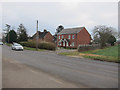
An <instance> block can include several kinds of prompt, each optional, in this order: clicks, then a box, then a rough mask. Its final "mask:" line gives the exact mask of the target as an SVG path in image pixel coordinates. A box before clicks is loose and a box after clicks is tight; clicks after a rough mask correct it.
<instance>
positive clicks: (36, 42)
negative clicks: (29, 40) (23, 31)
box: [36, 20, 39, 50]
mask: <svg viewBox="0 0 120 90" xmlns="http://www.w3.org/2000/svg"><path fill="white" fill-rule="evenodd" d="M36 29H37V32H36V50H38V38H39V36H38V20H37V28H36Z"/></svg>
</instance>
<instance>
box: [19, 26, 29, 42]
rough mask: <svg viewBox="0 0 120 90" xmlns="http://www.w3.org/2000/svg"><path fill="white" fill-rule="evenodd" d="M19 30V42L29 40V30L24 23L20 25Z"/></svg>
mask: <svg viewBox="0 0 120 90" xmlns="http://www.w3.org/2000/svg"><path fill="white" fill-rule="evenodd" d="M17 32H18V42H21V41H27V40H28V34H27V30H26V28H25V27H24V25H23V24H20V25H19V28H18V30H17Z"/></svg>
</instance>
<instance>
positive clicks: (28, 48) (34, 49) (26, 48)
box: [24, 47, 45, 51]
mask: <svg viewBox="0 0 120 90" xmlns="http://www.w3.org/2000/svg"><path fill="white" fill-rule="evenodd" d="M24 49H25V50H32V51H45V50H44V49H38V50H36V48H30V47H24Z"/></svg>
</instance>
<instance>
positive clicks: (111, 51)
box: [59, 45, 120, 62]
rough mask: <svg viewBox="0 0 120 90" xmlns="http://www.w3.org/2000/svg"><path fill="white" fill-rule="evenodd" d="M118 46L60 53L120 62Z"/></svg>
mask: <svg viewBox="0 0 120 90" xmlns="http://www.w3.org/2000/svg"><path fill="white" fill-rule="evenodd" d="M118 47H120V45H117V46H112V47H108V48H104V49H97V50H91V51H84V52H66V53H59V54H60V55H67V56H77V57H80V56H82V57H85V58H91V59H95V60H103V61H111V62H120V55H118ZM118 57H119V59H118Z"/></svg>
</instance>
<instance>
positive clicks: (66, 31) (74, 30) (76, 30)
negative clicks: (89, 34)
mask: <svg viewBox="0 0 120 90" xmlns="http://www.w3.org/2000/svg"><path fill="white" fill-rule="evenodd" d="M83 28H84V27H77V28H67V29H63V30H62V31H61V32H59V33H58V35H60V34H77V33H79V32H80V31H81V30H82V29H83Z"/></svg>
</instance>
